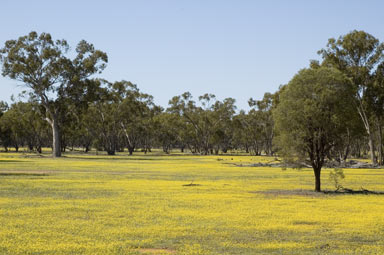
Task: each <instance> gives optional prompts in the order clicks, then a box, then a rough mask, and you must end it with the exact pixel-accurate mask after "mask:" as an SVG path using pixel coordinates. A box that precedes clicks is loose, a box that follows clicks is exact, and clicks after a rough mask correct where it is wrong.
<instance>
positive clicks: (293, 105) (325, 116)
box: [273, 67, 353, 191]
mask: <svg viewBox="0 0 384 255" xmlns="http://www.w3.org/2000/svg"><path fill="white" fill-rule="evenodd" d="M352 95H353V93H352V92H351V91H350V80H349V79H348V78H347V77H346V76H345V75H344V74H342V73H341V72H340V71H338V70H337V69H334V68H325V67H322V68H315V69H314V68H312V69H303V70H301V71H300V72H299V73H298V74H296V75H295V76H294V77H293V79H292V80H291V81H290V82H289V83H288V85H286V86H285V88H284V89H283V91H282V92H281V94H280V96H279V103H278V105H277V107H276V109H275V110H274V111H273V117H274V121H275V131H276V134H277V136H276V137H275V142H276V144H277V147H278V148H279V155H281V156H283V157H284V158H285V159H286V160H288V161H296V160H300V161H303V160H308V159H309V164H310V165H311V166H312V168H313V171H314V175H315V191H321V182H320V174H321V168H322V166H323V164H324V161H325V158H326V156H327V154H328V153H329V151H330V150H331V149H332V148H333V147H334V146H335V145H336V144H337V143H338V142H339V141H340V140H339V139H340V134H341V133H343V132H345V126H344V125H343V123H341V122H340V121H339V119H340V118H342V116H344V115H345V113H346V109H345V107H346V106H348V105H350V103H349V101H350V98H349V97H352Z"/></svg>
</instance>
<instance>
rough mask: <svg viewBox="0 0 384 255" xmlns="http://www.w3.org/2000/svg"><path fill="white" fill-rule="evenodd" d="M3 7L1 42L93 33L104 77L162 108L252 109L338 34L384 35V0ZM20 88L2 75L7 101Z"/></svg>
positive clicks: (1, 96) (162, 0)
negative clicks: (224, 102)
mask: <svg viewBox="0 0 384 255" xmlns="http://www.w3.org/2000/svg"><path fill="white" fill-rule="evenodd" d="M1 9H2V12H1V15H0V24H1V25H0V26H1V30H0V45H1V47H2V46H3V44H4V42H5V41H6V40H9V39H17V38H18V37H19V36H22V35H25V34H27V33H29V32H30V31H37V32H39V33H40V32H49V33H51V34H52V36H53V37H54V38H55V39H66V40H68V42H69V43H70V44H71V45H72V47H73V48H74V47H75V45H76V43H77V42H79V41H80V40H82V39H85V40H86V41H88V42H91V43H93V44H94V45H95V47H96V48H98V49H101V50H103V51H105V52H107V54H108V56H109V63H108V67H107V68H106V70H105V71H104V72H103V73H102V75H101V77H103V78H106V79H108V80H110V81H116V80H122V79H125V80H129V81H131V82H133V83H135V84H137V85H138V86H139V88H140V90H142V91H143V92H146V93H149V94H151V95H153V96H154V98H155V102H156V103H158V104H160V105H162V106H164V107H166V106H167V103H168V100H169V99H170V98H171V97H173V96H175V95H179V94H181V93H183V92H185V91H190V92H191V93H192V94H193V95H194V97H195V98H197V97H198V96H199V95H202V94H204V93H213V94H215V95H216V96H217V97H218V98H219V99H220V100H221V99H224V98H226V97H233V98H235V99H236V100H237V106H238V108H241V109H248V105H247V101H248V99H249V98H250V97H253V98H255V99H261V98H262V96H263V94H264V93H265V92H275V91H276V90H277V88H278V87H279V85H280V84H285V83H287V82H288V81H289V80H290V79H291V78H292V76H293V75H294V74H295V73H296V72H297V71H298V70H299V69H301V68H304V67H306V66H308V63H309V60H311V59H319V57H318V55H317V53H316V52H317V50H319V49H321V48H323V47H325V45H326V43H327V40H328V38H330V37H338V36H340V35H343V34H346V33H348V32H350V31H352V30H354V29H357V30H365V31H366V32H368V33H371V34H372V35H374V36H375V37H377V38H379V39H380V40H381V41H384V18H383V17H384V16H383V13H382V12H383V10H384V1H374V0H366V1H363V0H361V1H356V0H355V1H354V0H349V1H343V0H333V1H321V0H318V1H305V0H301V1H300V0H296V1H294V0H292V1H283V0H281V1H273V0H272V1H257V0H253V1H251V0H249V1H247V0H189V1H186V0H137V1H129V0H127V1H117V0H116V1H114V0H110V1H96V0H93V1H88V0H82V1H80V0H77V1H72V0H66V1H49V0H46V1H43V0H34V1H22V0H19V1H11V0H3V1H2V5H1ZM21 90H22V84H21V83H20V82H16V81H12V80H9V79H8V78H3V77H1V78H0V100H6V101H9V100H10V96H11V95H12V94H15V95H17V94H18V93H19V92H20V91H21Z"/></svg>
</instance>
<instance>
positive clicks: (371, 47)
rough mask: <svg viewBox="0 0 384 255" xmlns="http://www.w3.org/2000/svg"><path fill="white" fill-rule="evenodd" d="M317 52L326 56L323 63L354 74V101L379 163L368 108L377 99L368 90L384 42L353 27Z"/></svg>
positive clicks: (352, 78) (348, 74)
mask: <svg viewBox="0 0 384 255" xmlns="http://www.w3.org/2000/svg"><path fill="white" fill-rule="evenodd" d="M318 53H319V54H320V55H321V56H322V57H323V63H322V65H324V66H332V67H335V68H337V69H339V70H340V71H342V72H343V73H344V74H346V75H347V76H348V77H349V78H351V80H352V83H351V87H352V89H353V91H354V100H353V102H354V103H355V107H356V109H357V111H358V113H359V115H360V118H361V120H362V122H363V124H364V127H365V130H366V133H367V135H368V140H369V149H370V156H371V161H372V163H373V164H376V156H375V137H374V130H375V125H374V122H373V120H374V118H372V117H373V116H372V114H373V113H372V111H370V110H369V105H370V104H372V102H373V100H374V99H373V98H372V97H371V96H369V93H367V92H368V91H369V90H370V89H371V87H372V86H373V79H372V75H373V73H375V70H376V69H377V67H378V66H379V65H380V63H382V62H383V57H384V54H383V53H384V44H383V43H380V42H379V40H378V39H377V38H375V37H374V36H372V35H370V34H368V33H366V32H364V31H357V30H354V31H352V32H350V33H349V34H346V35H344V36H340V37H339V38H338V39H337V40H336V39H334V38H331V39H329V40H328V44H327V47H326V48H325V49H322V50H320V51H319V52H318ZM380 146H381V143H380Z"/></svg>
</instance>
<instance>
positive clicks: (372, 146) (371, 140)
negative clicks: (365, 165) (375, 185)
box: [368, 132, 377, 165]
mask: <svg viewBox="0 0 384 255" xmlns="http://www.w3.org/2000/svg"><path fill="white" fill-rule="evenodd" d="M368 139H369V141H368V145H369V153H370V154H371V155H370V156H371V162H372V164H374V165H376V164H377V159H376V155H375V143H374V138H373V134H372V132H369V137H368Z"/></svg>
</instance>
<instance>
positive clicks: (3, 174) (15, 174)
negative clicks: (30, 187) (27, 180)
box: [0, 173, 48, 176]
mask: <svg viewBox="0 0 384 255" xmlns="http://www.w3.org/2000/svg"><path fill="white" fill-rule="evenodd" d="M0 176H48V174H42V173H0Z"/></svg>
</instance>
